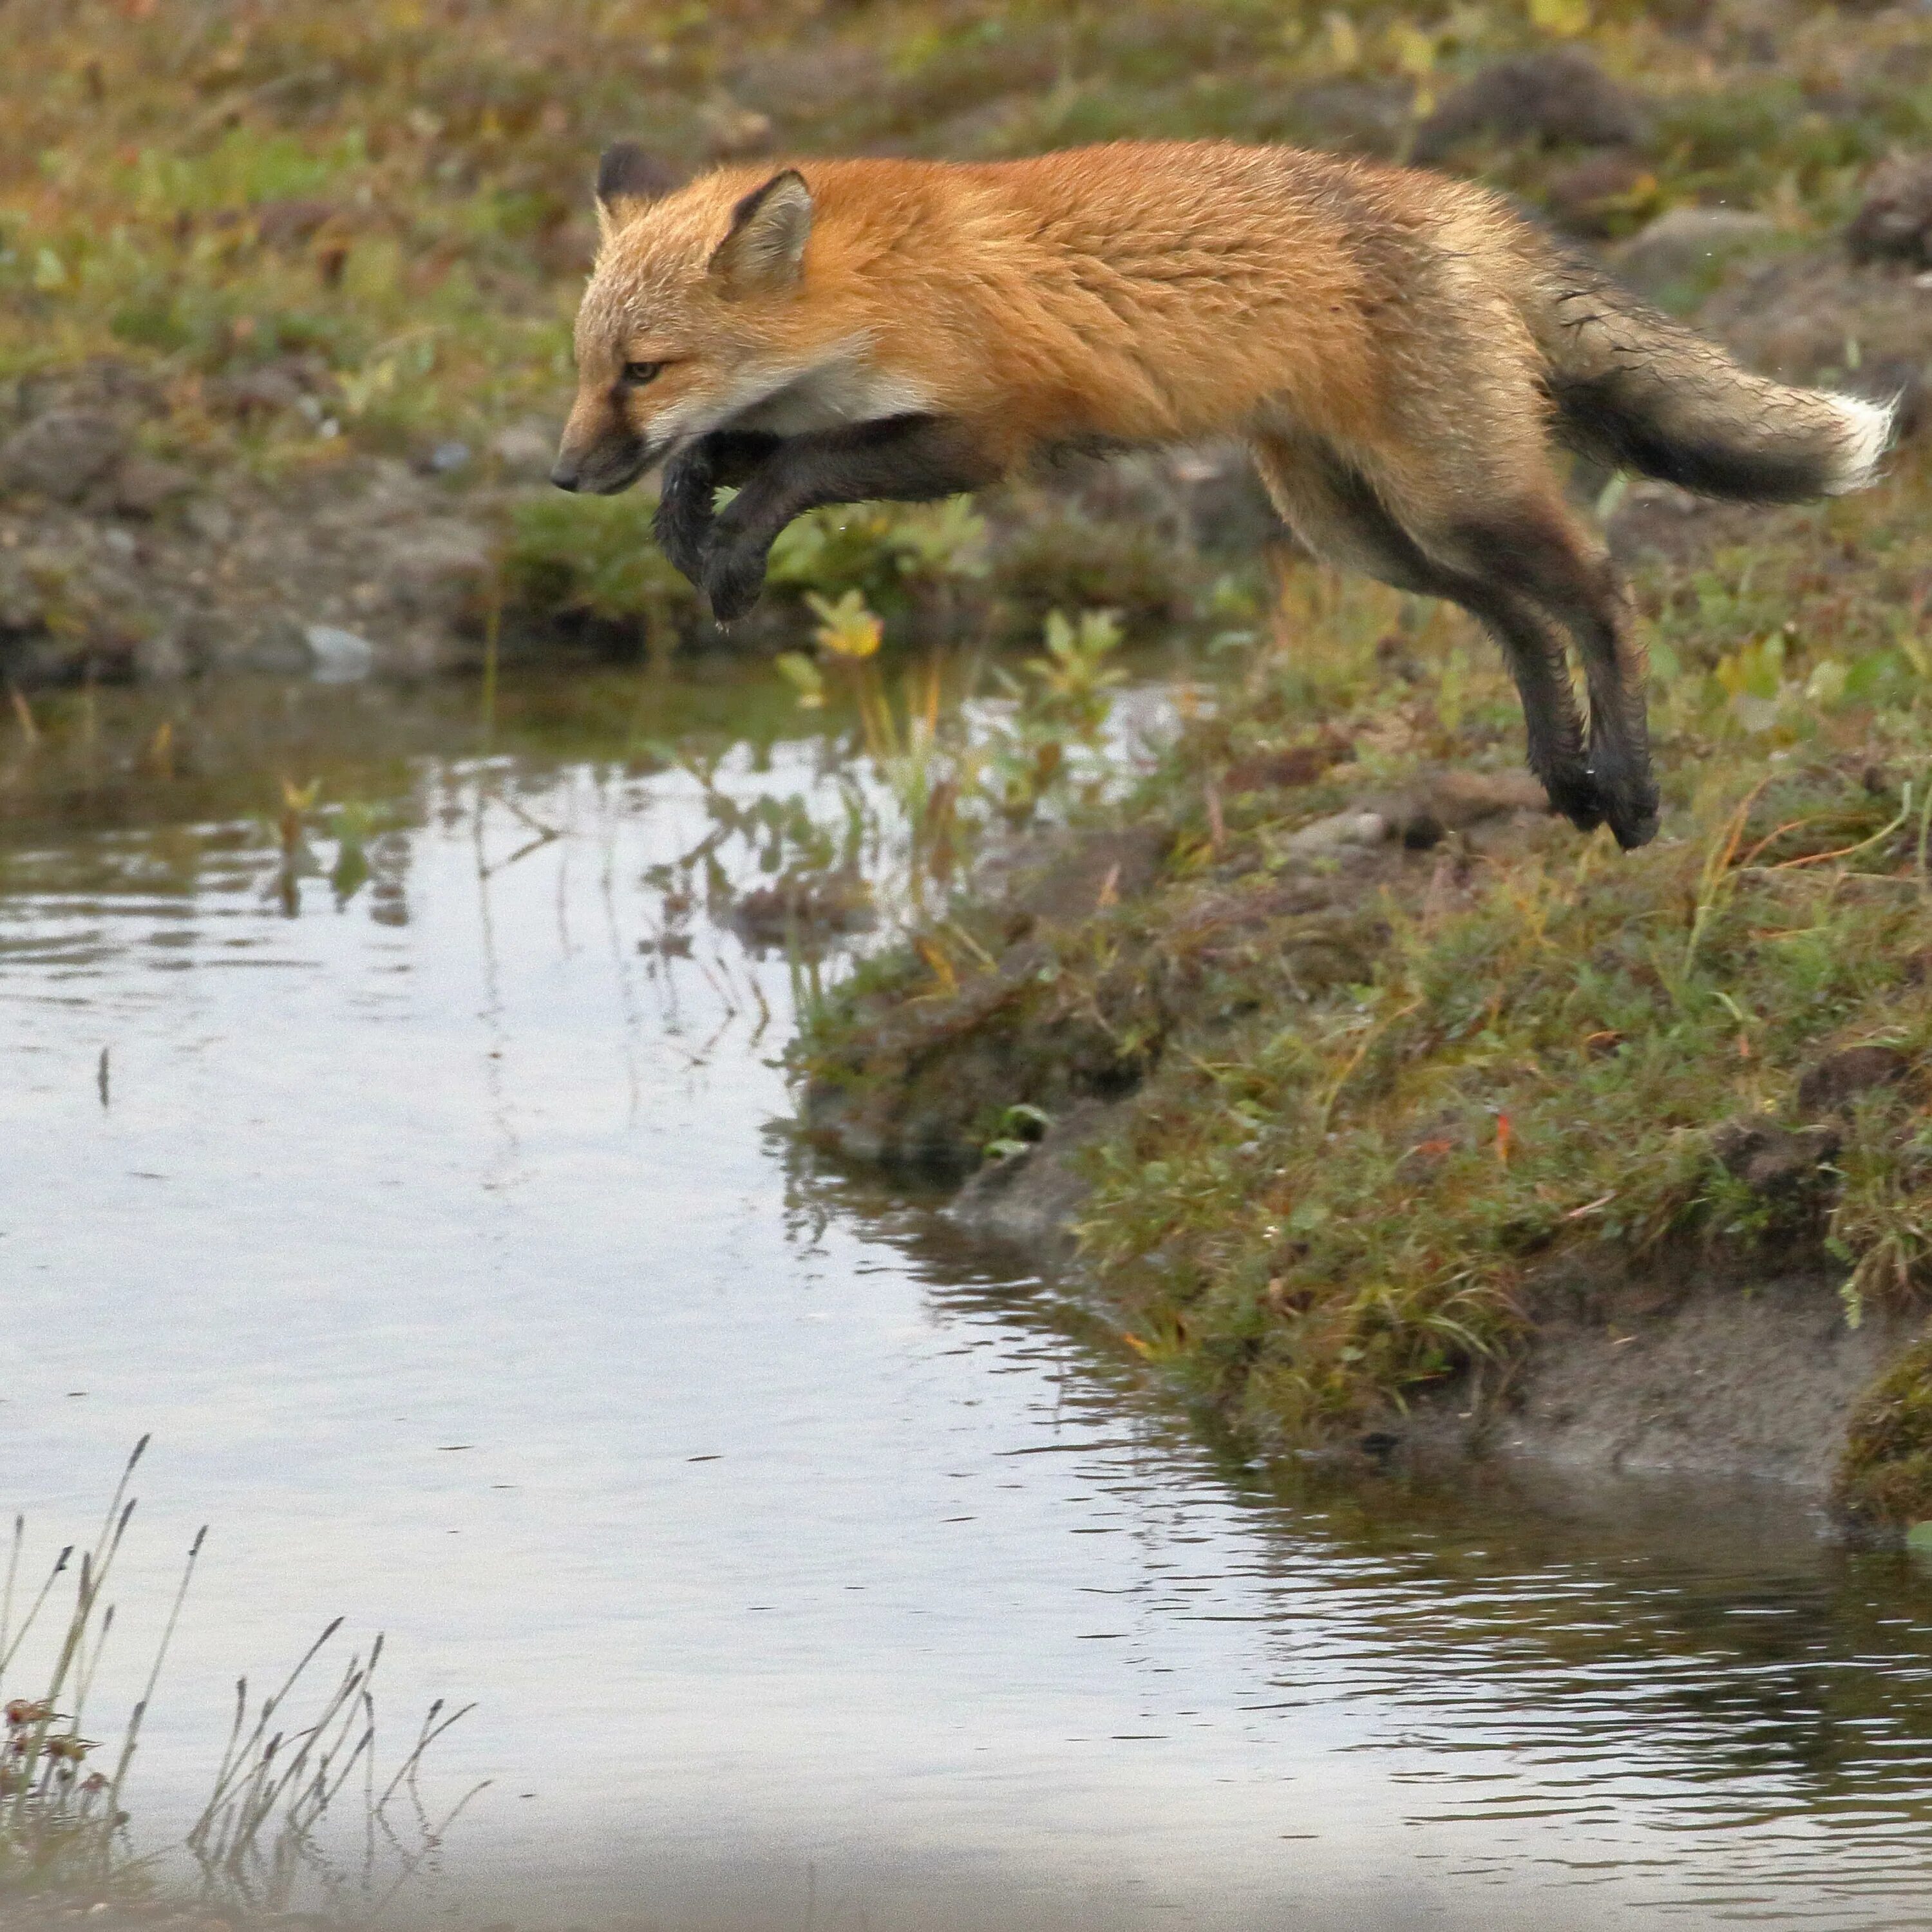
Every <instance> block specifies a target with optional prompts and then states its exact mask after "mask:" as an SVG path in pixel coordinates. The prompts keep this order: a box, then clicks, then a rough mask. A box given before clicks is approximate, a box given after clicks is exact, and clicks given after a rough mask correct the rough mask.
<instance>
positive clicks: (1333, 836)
mask: <svg viewBox="0 0 1932 1932" xmlns="http://www.w3.org/2000/svg"><path fill="white" fill-rule="evenodd" d="M1395 829H1396V826H1395V825H1394V823H1392V822H1391V820H1389V819H1388V818H1387V817H1384V816H1383V814H1382V813H1381V812H1379V811H1363V810H1362V809H1361V807H1359V806H1356V807H1355V808H1352V809H1351V810H1349V811H1334V812H1331V813H1330V814H1328V817H1326V818H1318V819H1316V820H1315V822H1314V823H1313V824H1312V825H1304V826H1303V827H1302V828H1301V830H1300V831H1299V832H1295V834H1293V835H1292V836H1291V837H1290V838H1289V839H1288V840H1287V841H1286V850H1288V851H1289V852H1291V853H1295V855H1296V856H1298V857H1301V858H1304V859H1309V858H1318V857H1320V856H1322V855H1324V854H1326V853H1337V852H1341V851H1345V850H1348V849H1349V848H1350V847H1363V846H1368V845H1380V844H1382V843H1384V841H1386V840H1387V839H1388V838H1389V836H1390V835H1391V833H1392V832H1394V830H1395Z"/></svg>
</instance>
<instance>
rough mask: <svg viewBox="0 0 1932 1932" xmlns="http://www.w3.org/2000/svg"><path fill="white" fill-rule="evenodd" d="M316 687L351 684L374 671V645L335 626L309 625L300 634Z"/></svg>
mask: <svg viewBox="0 0 1932 1932" xmlns="http://www.w3.org/2000/svg"><path fill="white" fill-rule="evenodd" d="M302 641H303V642H304V643H306V644H307V645H308V648H309V654H310V655H311V658H313V659H314V665H315V681H316V682H317V683H318V684H353V683H354V682H356V679H358V678H363V677H367V676H368V675H369V673H370V672H371V670H373V669H374V667H375V663H376V646H374V644H372V643H370V641H369V640H368V638H367V637H358V636H357V635H356V633H355V632H354V631H345V630H343V629H342V628H340V627H339V626H338V625H335V624H310V625H307V626H305V628H304V629H303V631H302Z"/></svg>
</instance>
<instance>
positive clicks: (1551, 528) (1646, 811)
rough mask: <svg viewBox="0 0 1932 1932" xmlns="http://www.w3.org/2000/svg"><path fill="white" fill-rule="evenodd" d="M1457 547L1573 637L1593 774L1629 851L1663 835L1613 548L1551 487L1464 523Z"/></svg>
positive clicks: (1637, 652)
mask: <svg viewBox="0 0 1932 1932" xmlns="http://www.w3.org/2000/svg"><path fill="white" fill-rule="evenodd" d="M1457 549H1458V550H1460V552H1461V553H1463V554H1465V555H1466V556H1469V559H1470V561H1471V562H1472V564H1473V565H1475V574H1478V575H1479V576H1480V577H1481V579H1482V580H1483V581H1484V583H1485V584H1487V585H1489V586H1492V587H1493V589H1496V591H1497V592H1500V593H1501V594H1502V595H1505V596H1507V597H1509V598H1513V599H1514V600H1515V601H1519V602H1525V603H1528V604H1532V605H1534V606H1535V607H1537V608H1538V609H1539V610H1541V611H1543V612H1544V613H1547V615H1548V616H1550V617H1552V618H1553V619H1555V620H1556V622H1559V623H1560V624H1561V625H1563V627H1564V628H1565V630H1567V631H1568V632H1569V633H1570V634H1571V637H1573V638H1574V640H1575V641H1576V644H1577V655H1579V656H1580V658H1582V660H1583V675H1584V680H1585V682H1586V685H1587V686H1588V687H1589V694H1590V736H1589V771H1590V776H1591V778H1592V781H1593V782H1594V784H1595V787H1596V789H1597V790H1598V793H1600V794H1601V798H1602V799H1603V805H1604V817H1605V818H1606V819H1607V820H1608V822H1609V824H1610V829H1611V830H1612V831H1613V832H1614V833H1615V834H1616V839H1617V843H1618V844H1619V845H1621V846H1622V847H1624V849H1625V850H1626V851H1628V850H1633V849H1634V848H1635V847H1637V846H1640V845H1646V844H1649V842H1650V841H1651V840H1652V838H1655V836H1656V835H1657V824H1658V790H1657V782H1656V780H1655V777H1654V776H1653V775H1652V771H1651V762H1650V731H1649V723H1648V721H1647V719H1646V715H1645V703H1644V684H1645V678H1646V666H1645V663H1644V656H1643V649H1642V647H1641V646H1640V644H1639V643H1637V640H1636V638H1635V637H1634V634H1633V633H1632V631H1631V622H1630V612H1629V606H1628V601H1627V600H1626V599H1625V595H1624V592H1623V587H1622V584H1621V583H1619V581H1618V579H1617V576H1616V571H1615V570H1614V569H1613V567H1612V565H1611V563H1610V558H1609V556H1608V554H1607V553H1606V552H1605V551H1604V549H1603V547H1602V546H1601V544H1599V543H1597V542H1596V541H1594V540H1593V539H1592V538H1590V537H1589V535H1586V532H1583V530H1582V529H1580V528H1579V527H1578V526H1577V523H1576V521H1575V520H1574V517H1571V514H1570V513H1569V511H1568V509H1567V508H1565V505H1563V503H1562V500H1561V499H1560V498H1558V497H1556V495H1555V494H1554V493H1553V492H1552V493H1550V495H1549V496H1545V497H1544V498H1542V499H1532V500H1531V501H1529V502H1527V503H1525V504H1523V505H1521V506H1520V507H1519V508H1516V509H1515V510H1514V511H1511V512H1509V513H1508V514H1504V515H1502V516H1499V517H1493V518H1491V519H1488V520H1484V522H1482V523H1479V524H1477V525H1475V526H1467V527H1465V528H1464V529H1462V530H1460V532H1458V533H1457Z"/></svg>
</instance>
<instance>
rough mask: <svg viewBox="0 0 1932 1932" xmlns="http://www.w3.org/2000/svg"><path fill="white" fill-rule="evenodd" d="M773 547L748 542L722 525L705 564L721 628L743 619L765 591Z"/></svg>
mask: <svg viewBox="0 0 1932 1932" xmlns="http://www.w3.org/2000/svg"><path fill="white" fill-rule="evenodd" d="M770 548H771V547H770V545H769V544H761V543H758V542H756V541H746V540H745V538H744V537H743V536H742V535H734V534H733V532H731V531H730V530H729V529H727V527H726V526H724V525H722V524H721V525H720V526H719V527H718V529H717V531H716V532H715V535H714V538H713V541H712V545H711V548H710V550H709V552H708V553H706V556H705V559H704V568H703V578H702V582H703V587H704V594H705V595H706V597H707V598H709V599H710V601H711V614H712V616H713V617H714V618H715V619H716V620H717V621H718V622H719V623H721V624H729V623H732V622H735V621H736V619H738V618H740V617H742V616H743V615H744V614H745V612H746V611H747V610H750V609H751V606H752V605H753V604H755V603H757V601H758V594H759V592H760V591H762V590H763V589H764V587H765V561H766V557H767V556H769V553H770Z"/></svg>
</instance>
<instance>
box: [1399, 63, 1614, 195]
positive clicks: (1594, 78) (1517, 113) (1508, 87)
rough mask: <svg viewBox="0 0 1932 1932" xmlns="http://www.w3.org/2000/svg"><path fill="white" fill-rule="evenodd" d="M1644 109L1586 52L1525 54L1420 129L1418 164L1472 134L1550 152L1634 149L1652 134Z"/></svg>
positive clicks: (1476, 80)
mask: <svg viewBox="0 0 1932 1932" xmlns="http://www.w3.org/2000/svg"><path fill="white" fill-rule="evenodd" d="M1646 122H1647V117H1646V115H1645V113H1644V111H1643V107H1642V105H1641V104H1640V102H1639V101H1637V98H1635V97H1634V95H1631V93H1629V92H1628V91H1627V90H1626V89H1623V88H1622V87H1619V86H1618V85H1617V83H1616V82H1615V81H1613V80H1611V78H1610V76H1609V75H1608V74H1605V73H1604V71H1603V69H1602V68H1600V67H1599V66H1598V65H1597V63H1596V62H1595V61H1594V60H1592V58H1590V56H1589V55H1588V54H1587V53H1586V52H1584V51H1583V49H1582V48H1580V47H1550V48H1547V49H1544V50H1542V51H1541V52H1536V53H1529V54H1518V55H1514V56H1513V57H1512V58H1510V59H1508V60H1500V61H1498V62H1496V63H1495V64H1494V65H1492V66H1490V67H1486V68H1484V69H1483V70H1482V71H1481V73H1480V74H1476V75H1475V76H1473V77H1472V78H1471V79H1469V80H1466V81H1465V82H1464V83H1463V85H1462V86H1460V87H1459V88H1457V89H1454V90H1453V91H1452V92H1451V93H1450V94H1449V95H1447V96H1446V97H1445V98H1444V100H1443V101H1442V104H1441V105H1440V106H1439V107H1438V108H1437V109H1436V111H1435V113H1433V114H1431V115H1430V116H1429V117H1428V118H1427V119H1426V120H1425V121H1424V122H1423V123H1422V124H1421V127H1418V129H1417V130H1416V133H1415V148H1414V149H1413V150H1412V152H1413V154H1414V156H1415V159H1416V160H1418V161H1419V162H1421V163H1424V165H1425V166H1426V165H1427V164H1429V163H1432V162H1435V161H1439V160H1442V158H1443V157H1445V155H1446V154H1448V153H1449V151H1451V149H1452V148H1455V147H1457V145H1460V143H1461V142H1463V141H1466V140H1467V139H1469V137H1470V136H1472V134H1482V133H1488V134H1493V135H1495V136H1497V137H1498V138H1499V139H1503V140H1507V141H1526V140H1527V141H1534V142H1538V144H1540V145H1543V146H1545V147H1559V146H1572V145H1574V146H1577V147H1583V148H1595V147H1607V148H1615V147H1631V146H1634V145H1637V143H1639V142H1641V141H1642V140H1643V138H1644V136H1645V134H1646V132H1647V124H1646Z"/></svg>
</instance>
